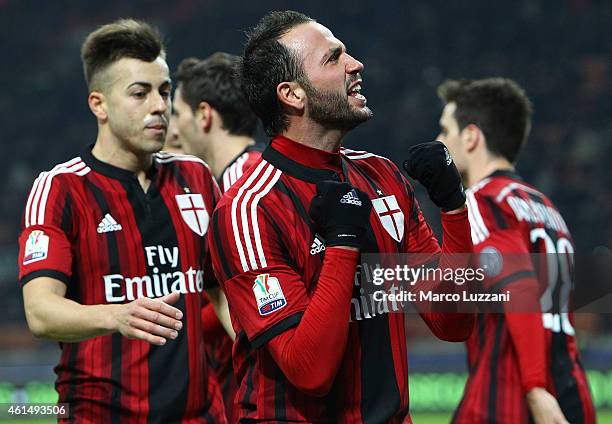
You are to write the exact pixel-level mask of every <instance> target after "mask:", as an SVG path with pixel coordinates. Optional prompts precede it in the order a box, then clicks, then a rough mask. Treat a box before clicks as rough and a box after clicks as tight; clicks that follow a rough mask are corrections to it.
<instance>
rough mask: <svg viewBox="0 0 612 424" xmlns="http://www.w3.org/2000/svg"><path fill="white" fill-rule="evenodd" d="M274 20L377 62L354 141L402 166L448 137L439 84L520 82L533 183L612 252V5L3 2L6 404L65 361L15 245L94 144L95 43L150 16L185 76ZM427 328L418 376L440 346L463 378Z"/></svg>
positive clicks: (594, 341) (1, 221) (2, 352)
mask: <svg viewBox="0 0 612 424" xmlns="http://www.w3.org/2000/svg"><path fill="white" fill-rule="evenodd" d="M274 9H295V10H299V11H301V12H304V13H306V14H308V15H310V16H312V17H313V18H316V19H317V20H318V21H319V22H321V23H322V24H324V25H326V26H328V27H329V28H330V29H331V30H332V31H333V32H334V34H335V35H336V37H338V38H339V39H341V40H342V41H343V42H344V43H345V44H346V46H347V48H348V51H349V52H350V53H351V55H353V56H354V57H356V58H357V59H359V60H360V61H362V62H363V63H364V64H365V71H364V84H363V92H364V94H365V95H366V96H367V98H368V104H369V105H370V106H371V107H372V109H373V110H374V113H375V117H374V119H372V120H371V121H370V122H368V123H366V124H364V125H362V126H361V127H360V128H358V129H356V130H355V131H353V132H352V133H351V134H350V136H349V137H348V139H347V140H346V143H345V145H347V146H348V147H351V148H358V149H366V150H370V151H373V152H376V153H378V154H382V155H384V156H387V157H389V158H391V159H392V160H394V161H395V162H396V163H398V164H399V163H401V161H402V159H403V154H404V153H403V152H405V151H406V148H407V147H408V146H409V145H411V144H414V143H418V142H423V141H428V140H431V139H433V138H435V136H436V135H437V134H438V125H437V122H438V118H439V113H440V110H441V105H440V102H439V100H438V98H437V96H436V94H435V89H436V86H437V85H438V84H439V83H441V82H442V81H443V80H444V79H446V78H482V77H488V76H505V77H510V78H513V79H515V80H516V81H517V82H518V83H519V84H521V85H522V86H523V87H524V88H525V89H526V91H527V93H528V95H529V96H530V97H531V99H532V101H533V103H534V105H535V114H534V125H533V129H532V132H531V137H530V140H529V143H528V145H527V147H526V149H525V151H524V152H523V154H522V156H521V158H520V164H519V166H518V169H519V172H520V173H521V174H522V175H523V177H525V179H526V180H527V181H529V182H531V183H533V184H535V185H537V186H538V187H539V188H540V189H541V190H543V191H544V192H545V193H547V194H548V195H549V196H550V197H551V198H552V200H553V201H554V202H555V203H556V204H557V206H558V207H559V209H560V211H561V213H562V214H563V216H564V217H565V219H566V221H567V223H568V225H569V227H570V229H571V230H572V232H573V235H574V238H575V241H576V245H577V251H578V252H580V253H585V254H588V253H591V252H593V251H594V250H597V251H602V250H603V251H605V252H609V248H610V246H612V225H611V221H612V190H611V189H610V184H611V181H612V178H611V176H612V166H610V165H609V164H608V161H609V160H610V158H611V157H612V108H611V106H610V103H611V101H612V96H611V94H612V75H611V72H612V60H611V52H612V33H611V29H610V28H612V2H610V1H594V0H593V1H591V0H559V1H533V0H531V1H530V0H517V1H508V2H498V1H490V0H475V1H463V2H450V1H438V0H436V1H431V0H427V1H425V0H418V1H409V2H408V1H386V2H384V1H379V2H371V1H370V2H369V1H365V0H353V1H348V0H341V1H337V2H330V1H324V0H311V1H308V2H303V3H298V2H288V1H261V2H232V1H227V0H224V1H221V0H202V1H196V0H177V1H174V2H168V1H144V0H138V1H129V2H127V1H117V0H106V1H103V2H87V3H85V2H81V1H56V2H43V1H17V0H0V43H1V44H0V45H1V49H0V52H1V56H0V61H1V62H2V64H1V66H0V81H2V86H3V89H2V95H1V96H0V119H1V121H2V129H3V131H2V134H3V135H2V137H1V140H2V151H3V152H4V153H3V154H2V155H0V169H2V171H3V178H2V179H1V182H0V289H1V291H2V294H3V295H2V296H0V311H2V312H1V313H2V320H0V334H2V337H0V398H1V397H2V393H3V392H2V390H3V389H2V388H3V387H5V388H6V387H9V386H8V385H10V384H13V385H17V386H19V385H23V384H25V383H26V382H27V381H29V380H30V379H31V378H32V373H33V372H34V373H35V374H34V375H38V376H39V377H38V380H40V381H48V380H49V379H52V377H53V376H52V374H51V372H50V368H49V364H53V363H54V362H55V360H56V357H57V348H56V345H55V344H52V343H45V342H41V341H36V340H34V339H33V338H32V336H31V335H30V334H29V332H28V331H27V329H26V328H25V321H24V317H23V308H22V304H21V294H20V287H19V283H18V281H17V277H16V275H17V265H16V258H17V243H16V238H17V235H18V232H19V225H20V224H19V222H20V214H21V213H22V210H23V207H24V205H25V199H26V196H27V194H28V191H29V189H30V186H31V184H32V181H33V180H34V179H35V177H36V176H37V175H38V173H39V172H40V171H43V170H48V169H50V168H51V167H52V166H53V165H54V164H56V163H58V162H63V161H65V160H68V159H70V158H72V157H74V156H75V155H77V154H78V153H79V151H80V150H81V149H82V148H84V147H85V146H87V145H88V144H91V143H93V142H94V140H95V136H96V125H95V120H94V118H93V116H92V115H91V113H90V112H89V110H88V107H87V103H86V98H87V91H86V86H85V82H84V79H83V75H82V69H81V63H80V57H79V52H80V44H81V42H82V41H83V39H84V37H85V36H86V35H87V33H89V32H90V31H91V30H92V29H94V28H95V27H96V26H97V25H100V24H104V23H107V22H109V21H112V20H114V19H116V18H119V17H134V18H140V19H145V20H148V21H150V22H151V23H153V24H155V25H157V26H158V27H159V28H160V29H161V30H162V32H164V33H165V35H166V37H167V48H168V63H169V65H170V67H171V69H172V70H174V69H175V67H176V66H177V64H178V63H179V62H180V60H181V59H183V58H184V57H187V56H197V57H205V56H208V55H209V54H211V53H213V52H215V51H219V50H223V51H228V52H230V53H234V54H239V53H240V52H241V49H242V43H243V41H244V31H245V30H246V29H247V28H248V27H250V26H252V25H254V24H255V23H256V22H257V21H258V19H259V18H260V17H261V16H262V15H263V14H264V13H266V12H267V11H269V10H274ZM262 141H264V140H263V138H262ZM419 197H420V198H421V204H422V206H423V208H424V209H425V212H426V215H428V216H429V217H431V218H432V219H433V220H434V222H435V215H436V214H435V211H433V209H431V208H430V207H429V202H428V200H427V199H426V197H425V196H423V193H419ZM609 317H610V316H609V315H605V314H596V315H580V316H578V317H577V321H578V322H577V325H578V327H579V329H580V330H582V333H581V338H580V342H581V344H582V349H583V352H584V359H585V360H584V362H585V363H586V365H587V366H589V367H590V368H592V369H595V370H600V371H604V372H606V373H607V374H605V375H607V376H610V372H609V369H610V364H611V363H612V347H611V345H612V341H611V340H612V339H611V338H610V336H609V334H610V333H611V332H610V329H611V328H612V326H611V325H610V318H609ZM413 333H414V334H416V335H420V336H421V338H420V339H419V338H418V337H417V338H415V339H414V340H411V344H412V346H415V347H414V349H413V350H414V351H416V353H415V355H416V356H415V358H416V359H415V360H413V361H412V364H413V365H412V366H413V367H416V368H417V370H418V369H419V367H422V370H423V371H427V370H428V368H427V366H428V365H427V364H428V363H429V362H427V358H428V357H429V355H430V353H431V352H433V351H436V352H440V351H441V352H448V355H449V356H448V357H449V358H450V359H449V360H448V361H446V362H445V363H450V364H451V365H450V366H449V369H450V370H451V371H457V372H461V371H462V368H461V367H463V357H462V347H461V345H450V344H442V343H437V342H434V341H432V340H431V339H429V338H428V336H427V335H426V334H425V332H424V331H423V330H422V328H421V326H420V325H419V324H418V323H416V322H415V323H414V329H413ZM409 337H410V336H409ZM419 355H421V356H419ZM437 363H438V364H440V361H438V362H437ZM430 365H431V364H430ZM432 367H433V365H432ZM432 370H434V371H435V370H436V368H435V367H433V368H432ZM24 373H25V374H24ZM36 373H38V374H36ZM606 381H607V382H608V384H610V381H612V379H608V380H606ZM3 384H5V386H3ZM11 387H13V386H11ZM7 390H8V389H7ZM610 390H612V389H610ZM6 393H8V392H6ZM609 396H610V398H611V399H612V393H609ZM611 405H612V404H608V407H610V406H611Z"/></svg>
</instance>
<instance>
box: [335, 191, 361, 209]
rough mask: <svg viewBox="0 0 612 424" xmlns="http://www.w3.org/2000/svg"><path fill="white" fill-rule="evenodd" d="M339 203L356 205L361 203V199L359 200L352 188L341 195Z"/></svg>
mask: <svg viewBox="0 0 612 424" xmlns="http://www.w3.org/2000/svg"><path fill="white" fill-rule="evenodd" d="M340 203H347V204H349V205H356V206H361V205H362V203H361V200H359V197H357V192H356V191H355V189H352V190H351V191H349V192H348V193H346V194H345V195H344V196H342V199H340Z"/></svg>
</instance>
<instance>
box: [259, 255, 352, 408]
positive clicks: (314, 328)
mask: <svg viewBox="0 0 612 424" xmlns="http://www.w3.org/2000/svg"><path fill="white" fill-rule="evenodd" d="M358 257H359V253H358V252H357V251H356V250H347V249H342V248H333V247H332V248H328V249H327V251H326V254H325V260H324V262H323V267H322V269H321V274H320V277H319V281H318V284H317V288H316V289H315V292H314V295H313V296H312V298H311V299H310V303H309V304H308V307H307V308H306V310H305V311H304V315H303V316H302V319H301V321H300V323H299V324H298V326H297V327H296V328H294V329H291V330H288V331H285V332H284V333H282V334H280V335H279V336H277V337H275V338H274V339H272V340H271V341H270V342H269V343H268V347H269V350H270V352H271V353H272V356H273V357H274V359H275V360H276V362H277V364H278V365H279V367H280V368H281V369H282V370H283V373H284V374H285V376H286V377H287V379H288V380H289V381H290V382H291V383H292V384H293V385H295V386H296V387H298V388H299V389H300V390H302V391H304V392H305V393H307V394H310V395H313V396H324V395H325V394H327V393H328V392H329V390H330V388H331V385H332V383H333V380H334V378H335V375H336V373H337V371H338V368H339V366H340V361H341V359H342V355H343V354H344V351H345V349H346V343H347V339H348V326H349V316H350V305H351V296H352V292H353V284H354V278H355V269H356V266H357V260H358ZM321 358H325V361H321V360H320V359H321Z"/></svg>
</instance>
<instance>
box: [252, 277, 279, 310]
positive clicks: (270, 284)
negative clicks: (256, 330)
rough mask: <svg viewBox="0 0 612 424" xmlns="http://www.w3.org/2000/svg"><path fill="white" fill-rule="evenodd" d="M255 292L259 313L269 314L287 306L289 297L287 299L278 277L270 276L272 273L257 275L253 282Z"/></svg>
mask: <svg viewBox="0 0 612 424" xmlns="http://www.w3.org/2000/svg"><path fill="white" fill-rule="evenodd" d="M253 294H254V295H255V300H256V301H257V309H258V310H259V315H263V316H265V315H269V314H271V313H272V312H274V311H278V310H279V309H282V308H284V307H285V306H287V299H285V295H284V294H283V289H281V286H280V283H279V281H278V278H276V277H270V274H260V275H258V276H257V278H256V279H255V283H254V284H253Z"/></svg>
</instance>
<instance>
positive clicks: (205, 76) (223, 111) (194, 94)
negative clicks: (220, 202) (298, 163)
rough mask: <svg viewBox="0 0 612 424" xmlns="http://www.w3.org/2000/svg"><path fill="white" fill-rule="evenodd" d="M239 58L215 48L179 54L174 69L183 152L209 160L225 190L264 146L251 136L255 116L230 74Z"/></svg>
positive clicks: (177, 112) (176, 104) (175, 106)
mask: <svg viewBox="0 0 612 424" xmlns="http://www.w3.org/2000/svg"><path fill="white" fill-rule="evenodd" d="M238 63H239V57H238V56H234V55H231V54H228V53H224V52H217V53H214V54H212V55H211V56H209V57H207V58H206V59H204V60H202V61H198V60H197V59H194V58H188V59H185V60H183V61H182V62H181V64H180V65H179V68H178V71H177V73H176V79H177V82H178V86H177V90H176V95H175V98H174V110H175V113H176V114H177V115H178V126H179V132H180V134H181V137H182V138H183V139H184V140H185V141H184V148H185V152H186V153H188V154H191V155H195V156H198V157H199V158H201V159H202V160H204V161H205V162H206V163H208V164H209V165H210V167H211V169H212V171H213V174H214V175H215V177H216V178H217V180H218V181H219V185H220V186H221V190H222V191H224V192H225V191H227V189H228V188H229V187H230V186H231V185H232V184H234V183H235V182H236V181H237V180H238V179H239V178H240V177H241V176H242V174H243V173H244V172H245V171H246V170H247V169H249V168H250V167H251V165H252V164H253V163H255V161H256V160H257V159H258V158H259V156H261V151H262V150H263V148H262V146H260V145H258V144H255V140H254V135H255V129H256V127H257V116H255V114H254V113H253V111H252V110H251V108H250V106H249V104H248V102H247V101H246V99H245V98H244V95H243V93H242V90H241V89H240V85H239V82H238V80H237V78H236V76H235V73H236V69H237V65H238Z"/></svg>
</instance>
